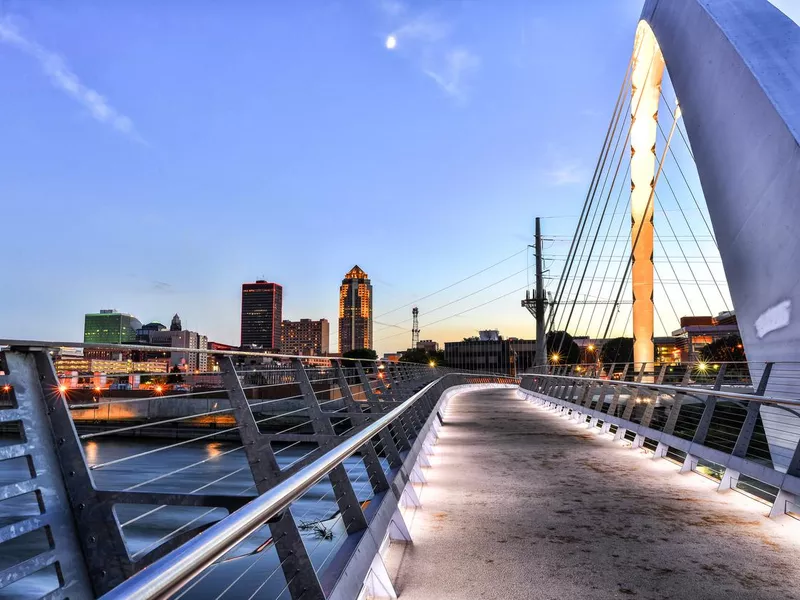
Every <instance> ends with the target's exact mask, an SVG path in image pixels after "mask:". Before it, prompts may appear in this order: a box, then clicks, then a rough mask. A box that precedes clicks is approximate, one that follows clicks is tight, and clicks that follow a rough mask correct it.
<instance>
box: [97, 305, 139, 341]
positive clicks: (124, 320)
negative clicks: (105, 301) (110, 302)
mask: <svg viewBox="0 0 800 600" xmlns="http://www.w3.org/2000/svg"><path fill="white" fill-rule="evenodd" d="M141 327H142V324H141V322H140V321H139V319H137V318H136V317H134V316H133V315H128V314H125V313H121V312H117V311H116V310H113V309H107V310H101V311H100V312H99V313H89V314H87V315H86V317H85V318H84V322H83V341H84V342H85V343H87V344H125V343H127V342H135V341H136V330H137V329H140V328H141Z"/></svg>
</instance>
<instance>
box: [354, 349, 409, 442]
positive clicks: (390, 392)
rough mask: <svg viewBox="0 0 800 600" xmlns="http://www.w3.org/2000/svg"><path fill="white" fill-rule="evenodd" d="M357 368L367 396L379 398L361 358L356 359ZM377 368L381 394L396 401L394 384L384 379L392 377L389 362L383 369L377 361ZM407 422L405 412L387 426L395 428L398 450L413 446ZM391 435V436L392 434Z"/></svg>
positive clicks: (389, 399)
mask: <svg viewBox="0 0 800 600" xmlns="http://www.w3.org/2000/svg"><path fill="white" fill-rule="evenodd" d="M356 370H357V371H358V377H359V379H360V380H361V382H362V383H363V385H364V386H366V387H365V389H366V390H368V391H367V397H368V398H372V399H373V401H375V400H377V398H376V397H375V394H374V392H373V391H372V387H371V386H370V385H369V380H368V379H367V374H366V372H365V371H364V365H362V364H361V361H360V360H359V361H356ZM375 370H376V371H377V374H376V376H377V379H378V387H379V388H380V389H381V396H382V397H384V396H385V397H386V399H387V400H388V401H396V400H397V398H396V396H395V389H394V386H392V388H391V389H389V388H388V387H387V386H386V382H385V381H384V378H387V377H388V378H391V373H390V372H389V367H388V363H387V365H384V368H383V370H380V369H378V364H377V363H375ZM381 373H383V377H381ZM390 383H391V381H390ZM373 406H375V405H374V404H373ZM384 412H388V409H387V410H386V411H384ZM406 424H407V421H406V414H405V413H404V414H402V415H400V417H399V418H398V419H397V421H395V422H394V423H393V424H392V425H390V426H389V427H388V428H387V430H389V429H391V430H393V431H394V432H395V433H396V435H397V438H398V439H397V440H396V444H397V449H398V451H399V450H401V449H403V450H407V449H408V448H411V442H410V440H409V439H408V433H407V430H408V427H407V425H406ZM390 437H391V434H390ZM392 441H393V442H394V440H392Z"/></svg>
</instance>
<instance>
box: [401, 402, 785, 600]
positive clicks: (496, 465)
mask: <svg viewBox="0 0 800 600" xmlns="http://www.w3.org/2000/svg"><path fill="white" fill-rule="evenodd" d="M441 432H442V433H441V438H440V440H439V443H438V444H437V446H436V454H435V456H434V460H433V467H432V468H430V469H426V471H425V472H426V477H427V478H428V484H427V485H425V486H424V487H423V488H422V489H421V491H420V495H421V499H422V504H423V507H422V508H421V509H419V510H417V511H416V513H414V514H413V516H410V520H411V533H412V536H413V537H414V543H413V544H412V545H407V546H403V545H393V546H392V548H391V549H390V551H389V556H388V560H387V567H388V569H389V573H390V575H391V576H392V578H393V580H394V582H395V586H396V589H397V592H398V594H399V595H400V599H401V600H434V599H435V600H446V599H459V600H462V599H467V598H481V599H494V598H536V599H539V598H542V599H545V598H546V599H553V600H556V599H557V600H565V599H576V600H577V599H581V600H583V599H587V598H588V599H593V598H631V599H635V598H641V599H662V598H674V599H682V598H686V599H691V600H702V599H710V598H724V599H725V600H736V599H742V600H744V599H747V600H752V599H756V598H764V599H767V598H769V599H773V598H781V599H783V598H785V599H800V563H799V562H798V560H797V557H798V551H800V522H797V521H794V520H793V519H788V518H787V519H788V520H786V521H783V522H780V523H778V522H774V521H770V520H769V519H767V518H766V517H765V516H764V515H765V514H766V513H767V512H768V507H766V506H764V505H762V504H760V503H758V502H756V501H754V500H751V499H749V498H746V497H744V496H742V495H741V494H739V493H736V492H728V493H725V494H719V493H718V492H716V491H715V490H716V484H715V483H714V482H711V481H709V480H707V479H705V478H703V477H701V476H700V475H697V474H693V473H689V474H685V475H680V474H678V473H677V469H678V467H677V466H676V465H675V464H674V463H671V462H668V461H666V460H658V461H655V460H653V459H652V458H650V457H651V456H652V454H647V453H645V452H644V451H642V450H635V451H634V450H632V449H630V448H629V447H627V448H626V447H623V445H622V444H621V443H620V442H611V439H610V436H609V437H605V436H599V435H597V434H595V433H592V432H589V431H587V430H585V429H582V428H581V427H580V426H578V425H577V424H575V423H574V422H568V421H567V420H566V419H565V418H564V417H560V418H559V417H557V416H556V415H555V414H553V413H551V412H548V411H546V410H545V409H543V408H539V407H536V406H533V405H531V404H529V403H528V402H526V401H524V400H521V399H518V398H517V396H516V392H515V391H507V390H502V391H500V390H498V391H490V392H474V393H468V394H462V395H460V396H457V397H456V398H455V399H454V400H453V401H452V402H451V404H450V408H449V411H448V413H447V415H446V417H445V427H443V428H442V430H441Z"/></svg>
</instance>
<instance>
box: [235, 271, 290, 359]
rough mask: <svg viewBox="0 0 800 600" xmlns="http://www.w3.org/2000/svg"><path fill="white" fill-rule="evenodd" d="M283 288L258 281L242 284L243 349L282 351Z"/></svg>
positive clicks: (276, 284) (261, 280)
mask: <svg viewBox="0 0 800 600" xmlns="http://www.w3.org/2000/svg"><path fill="white" fill-rule="evenodd" d="M282 317H283V287H282V286H281V285H280V284H278V283H270V282H268V281H264V280H263V279H259V280H258V281H256V282H255V283H243V284H242V330H241V342H242V346H243V347H245V346H247V347H250V346H257V347H260V348H264V349H265V350H272V349H278V348H280V347H281V320H282Z"/></svg>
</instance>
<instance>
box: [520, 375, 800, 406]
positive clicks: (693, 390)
mask: <svg viewBox="0 0 800 600" xmlns="http://www.w3.org/2000/svg"><path fill="white" fill-rule="evenodd" d="M524 377H548V378H552V379H574V380H576V381H587V382H595V383H600V384H605V385H618V386H622V387H635V388H647V389H651V390H656V391H662V390H663V391H667V392H675V393H677V394H688V395H696V394H697V393H698V392H700V393H703V392H706V395H712V396H716V397H717V398H728V399H730V400H743V401H747V402H749V401H756V402H761V403H762V404H789V405H792V406H800V401H798V400H791V399H788V398H774V397H772V396H758V395H756V394H741V393H738V392H727V391H724V390H715V389H712V388H710V387H686V386H682V385H666V384H663V383H648V382H646V381H619V380H616V379H600V378H595V377H578V376H575V375H551V374H549V373H547V374H545V373H526V374H525V375H524Z"/></svg>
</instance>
